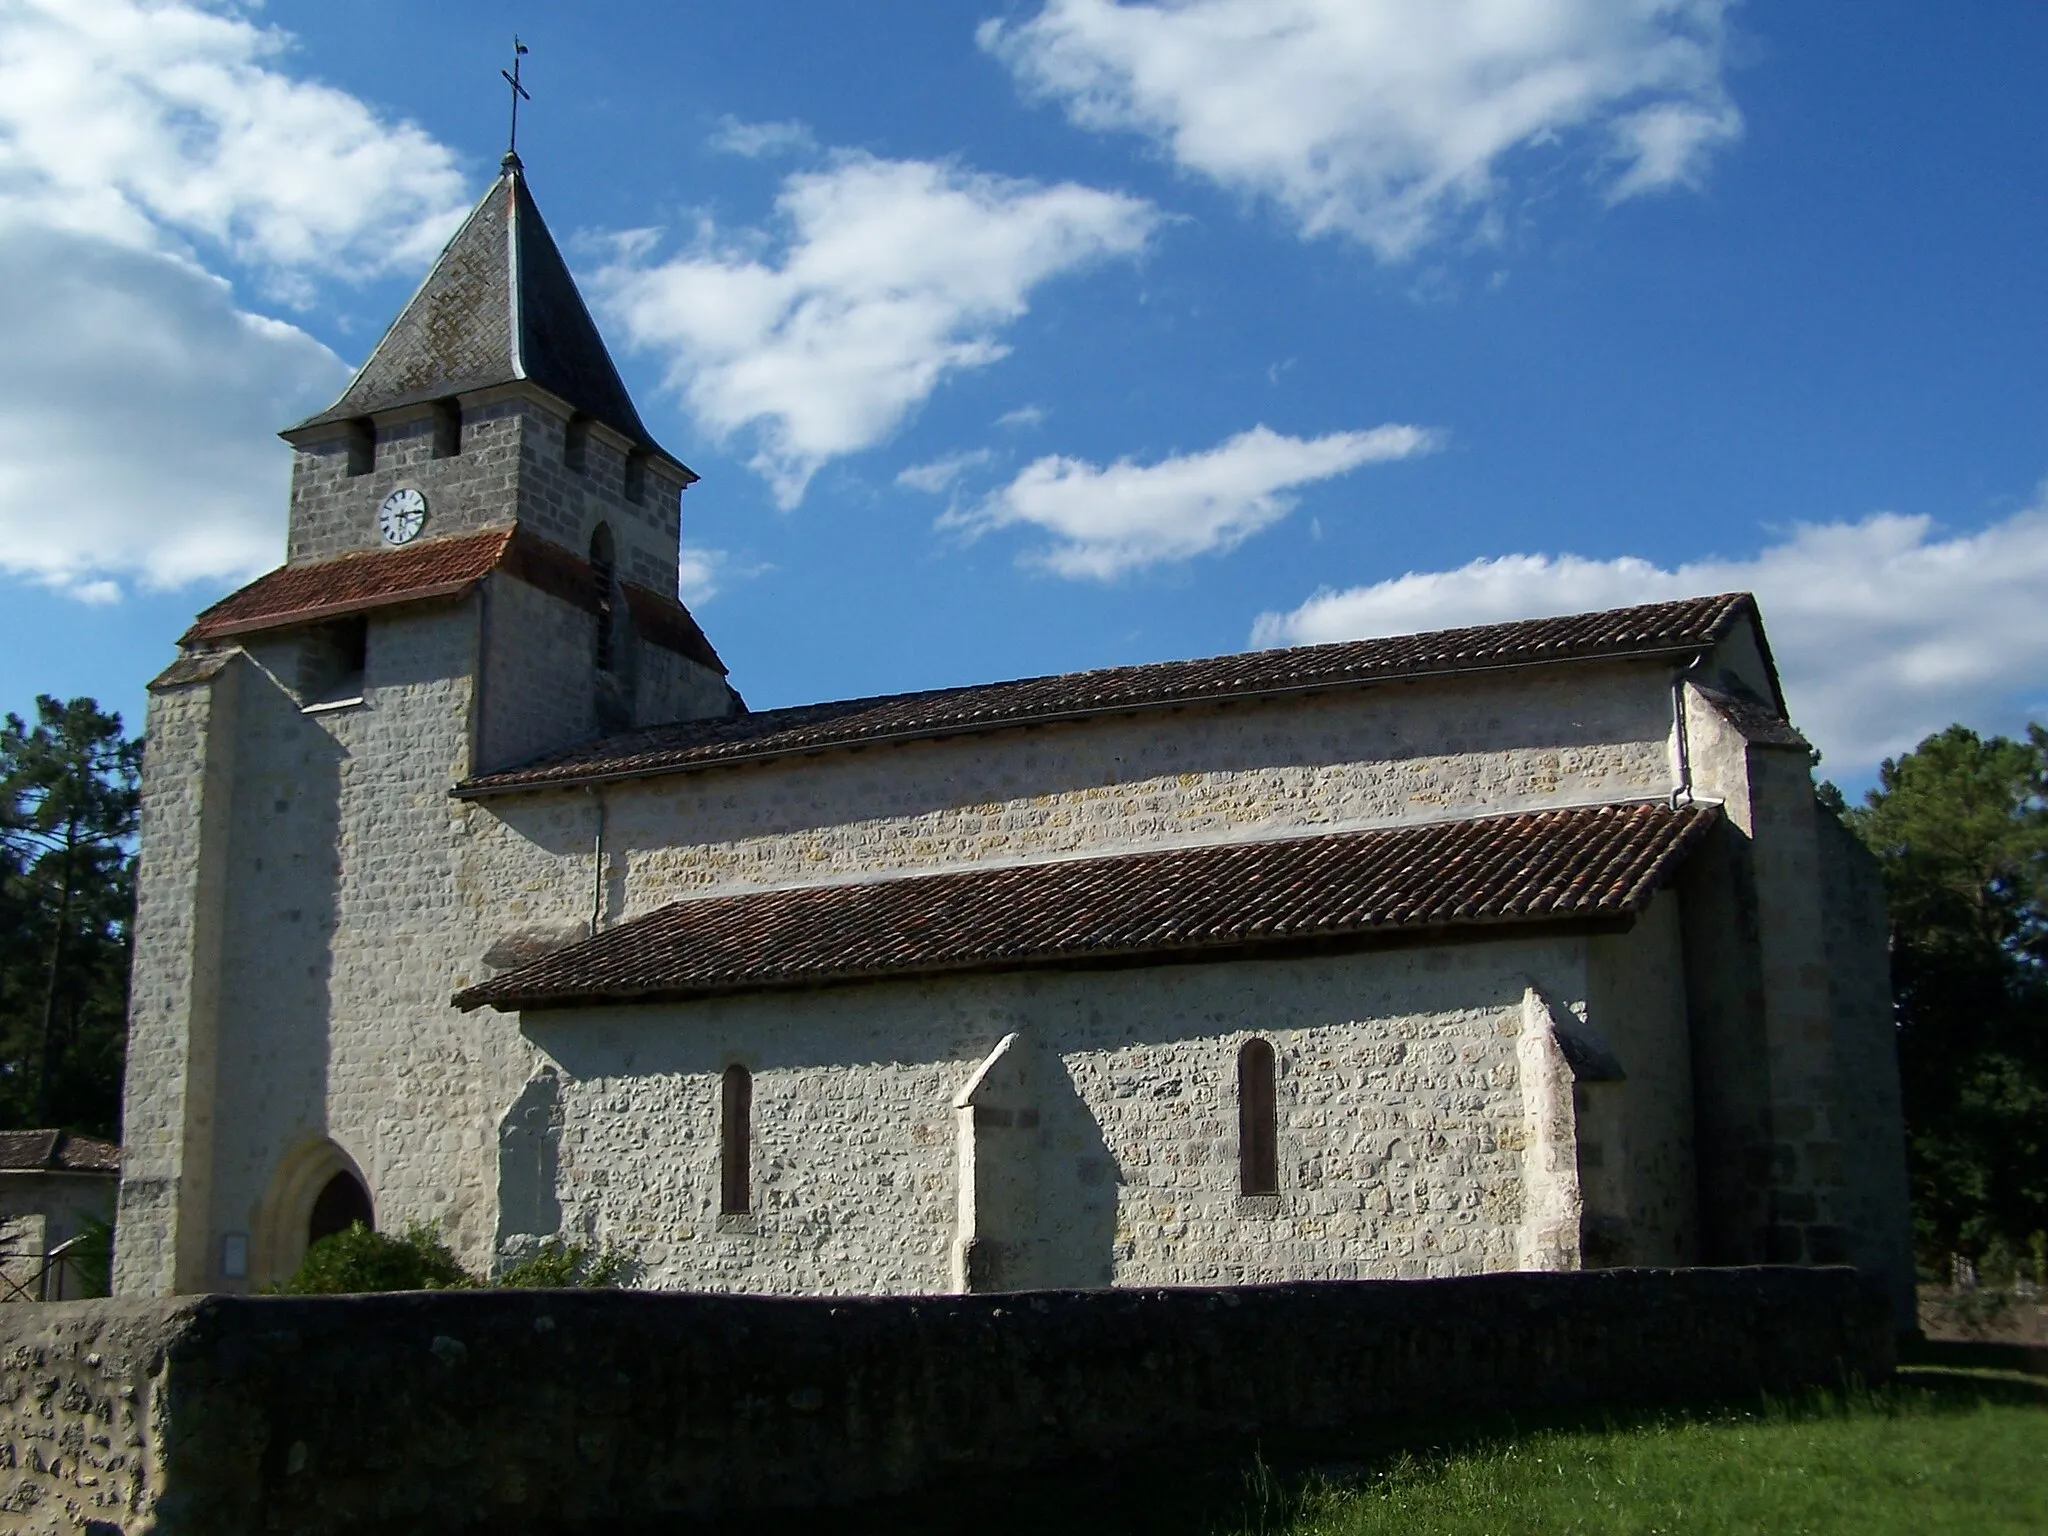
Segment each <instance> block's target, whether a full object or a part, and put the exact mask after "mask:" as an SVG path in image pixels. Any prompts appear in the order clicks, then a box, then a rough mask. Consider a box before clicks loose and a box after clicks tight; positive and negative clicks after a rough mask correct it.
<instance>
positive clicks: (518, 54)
mask: <svg viewBox="0 0 2048 1536" xmlns="http://www.w3.org/2000/svg"><path fill="white" fill-rule="evenodd" d="M525 55H526V44H524V43H522V42H521V41H519V34H518V33H516V32H515V33H513V34H512V67H511V68H510V69H501V70H499V71H498V73H499V74H501V75H503V76H504V77H505V83H506V84H507V85H509V86H511V87H512V131H511V133H509V134H508V135H506V138H505V161H506V163H507V164H509V165H517V164H518V163H519V103H520V102H522V101H531V100H533V98H532V97H531V96H529V95H527V94H526V87H525V86H523V85H521V84H520V83H519V61H520V59H522V58H523V57H525Z"/></svg>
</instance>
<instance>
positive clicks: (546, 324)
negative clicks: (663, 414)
mask: <svg viewBox="0 0 2048 1536" xmlns="http://www.w3.org/2000/svg"><path fill="white" fill-rule="evenodd" d="M516 379H526V380H529V381H531V382H532V383H535V384H538V385H539V386H541V388H543V389H545V390H547V391H549V392H550V393H551V394H554V395H556V396H558V397H560V398H561V399H563V400H565V401H567V402H568V403H569V404H570V405H573V406H575V407H576V408H577V409H578V410H580V411H583V412H585V413H586V414H588V415H590V416H592V417H595V418H596V419H597V420H599V421H602V422H603V423H605V425H607V426H609V427H612V428H615V429H616V430H618V431H620V432H623V433H624V434H625V435H626V436H628V437H630V438H633V439H634V440H635V441H637V442H640V443H642V444H645V445H646V446H647V447H650V448H655V447H656V444H655V442H654V439H653V438H652V437H650V436H649V435H648V432H647V428H646V427H645V426H644V425H643V424H642V423H641V420H640V413H639V412H638V411H637V410H635V409H634V406H633V400H632V397H631V396H630V395H628V394H627V392H626V386H625V384H624V383H623V382H622V381H621V380H620V378H619V372H618V369H617V368H616V367H614V366H613V364H612V359H611V354H610V353H609V352H608V351H606V349H605V344H604V338H603V337H602V336H600V335H599V334H598V330H597V326H596V324H595V322H593V321H592V320H591V318H590V311H589V310H588V308H586V307H585V305H584V303H583V296H582V294H580V293H579V292H578V291H577V289H576V282H575V279H573V278H572V277H570V275H569V268H568V266H567V264H566V263H564V262H563V260H562V253H561V251H560V250H559V249H558V248H557V247H556V245H555V241H554V237H553V236H552V235H550V234H549V233H548V227H547V225H546V223H545V222H543V221H542V219H541V216H540V209H539V208H537V207H536V206H535V205H534V201H533V194H532V193H531V192H530V191H529V190H528V189H527V185H526V177H525V175H524V173H523V171H522V170H521V169H520V167H519V166H518V164H517V162H516V161H514V162H512V163H510V164H508V165H507V166H506V167H505V170H504V173H503V174H502V175H500V176H499V178H498V180H497V181H496V182H494V183H493V184H492V186H491V189H490V190H489V191H488V192H486V193H485V194H484V195H483V198H482V200H481V201H480V202H478V204H477V205H476V207H475V208H474V209H473V210H472V211H471V212H470V215H469V217H468V219H466V220H465V221H464V222H463V225H462V227H461V228H460V229H458V230H457V231H456V232H455V236H454V238H453V239H451V240H450V241H449V242H448V245H447V248H446V249H444V250H443V251H442V252H441V255H440V257H439V259H438V260H436V261H435V263H434V266H433V269H432V270H431V271H430V272H429V273H428V274H427V278H426V281H425V282H423V283H422V284H421V285H420V289H419V292H417V293H416V294H414V295H413V297H412V301H411V302H410V303H408V304H407V305H406V306H405V308H404V309H403V310H402V311H401V312H400V313H399V316H398V318H397V320H395V321H393V322H392V325H391V329H390V330H388V331H387V332H385V333H384V338H383V340H381V341H379V342H378V343H377V346H376V349H375V350H374V351H372V352H371V353H370V356H369V360H368V361H367V362H365V363H364V364H363V366H362V368H361V370H360V371H359V372H358V373H357V374H356V376H355V377H354V378H353V379H352V380H350V381H349V385H348V388H347V389H346V390H344V391H343V392H342V396H341V398H340V399H339V400H337V401H335V402H334V404H333V405H332V406H330V407H328V409H326V410H324V411H322V412H321V413H320V414H319V415H317V416H313V417H310V418H308V419H307V420H306V421H304V422H301V423H300V425H301V426H306V427H311V426H318V425H320V424H322V423H324V422H332V421H345V420H348V419H350V418H352V417H358V416H368V415H370V414H371V413H372V412H375V411H382V410H389V409H392V408H394V407H397V406H402V405H413V404H417V403H419V402H421V401H425V400H438V399H444V398H446V397H448V396H450V395H455V394H460V393H462V392H464V391H466V390H476V389H486V388H489V387H490V386H491V385H494V384H505V383H510V382H512V381H513V380H516ZM657 451H659V450H658V449H657ZM663 456H664V457H667V455H666V454H664V455H663Z"/></svg>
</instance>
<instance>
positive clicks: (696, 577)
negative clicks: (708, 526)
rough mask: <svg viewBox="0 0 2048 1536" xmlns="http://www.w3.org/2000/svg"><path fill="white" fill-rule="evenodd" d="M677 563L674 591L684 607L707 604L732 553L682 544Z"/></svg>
mask: <svg viewBox="0 0 2048 1536" xmlns="http://www.w3.org/2000/svg"><path fill="white" fill-rule="evenodd" d="M680 554H681V559H680V561H679V563H678V566H677V575H676V591H677V595H678V596H679V597H681V598H682V600H683V602H684V604H685V606H688V607H695V606H696V605H697V604H699V603H708V602H710V601H711V599H712V598H714V597H716V596H717V595H718V590H719V588H720V587H722V586H723V585H724V584H725V581H726V577H727V573H728V572H729V570H730V568H731V566H732V556H731V555H729V554H728V553H727V552H726V551H724V550H722V549H706V548H705V547H704V546H703V545H701V544H685V545H684V546H683V547H682V550H681V551H680Z"/></svg>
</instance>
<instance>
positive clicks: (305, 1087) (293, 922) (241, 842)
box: [209, 646, 347, 1281]
mask: <svg viewBox="0 0 2048 1536" xmlns="http://www.w3.org/2000/svg"><path fill="white" fill-rule="evenodd" d="M256 654H257V655H258V657H259V659H261V660H263V661H264V662H266V663H268V664H269V669H268V670H266V669H264V668H259V667H257V666H254V665H250V664H249V663H246V662H245V663H242V665H243V667H244V669H245V671H244V676H243V678H242V680H241V687H240V690H239V706H238V711H237V719H236V721H235V743H234V765H235V766H234V779H233V786H232V790H231V795H232V800H231V808H230V815H231V820H232V828H233V830H232V834H231V837H230V841H229V848H228V861H229V871H228V879H227V881H226V882H225V889H226V891H227V893H228V898H227V899H228V911H227V913H226V914H225V919H226V920H225V922H224V924H223V942H222V946H221V967H222V976H221V988H220V1031H219V1047H218V1049H219V1056H218V1066H217V1070H216V1073H215V1079H216V1081H215V1087H214V1124H215V1126H216V1127H217V1131H216V1135H217V1137H218V1141H217V1144H216V1145H217V1150H216V1154H215V1164H214V1170H213V1178H214V1199H213V1208H214V1213H215V1215H214V1222H213V1225H214V1226H215V1228H216V1229H217V1230H238V1231H248V1230H251V1228H252V1224H253V1222H254V1217H255V1215H256V1213H257V1209H258V1206H259V1203H260V1202H261V1201H262V1199H263V1196H264V1193H265V1191H266V1190H267V1189H268V1188H269V1187H270V1184H271V1181H272V1178H273V1175H274V1174H275V1172H276V1168H277V1164H278V1160H279V1159H280V1158H281V1157H283V1156H284V1154H285V1153H286V1152H287V1151H288V1150H289V1149H290V1148H292V1147H294V1146H296V1145H298V1144H299V1143H301V1142H303V1141H304V1140H305V1139H306V1138H308V1137H309V1136H318V1135H321V1134H323V1133H324V1132H325V1131H326V1129H327V1099H328V1088H329V1083H328V1064H329V1059H330V1054H331V1052H330V1039H329V1037H330V1031H331V1022H332V1014H333V995H332V994H333V987H334V942H335V937H336V933H337V929H338V927H339V925H340V864H341V860H342V858H343V857H344V852H343V849H344V846H345V845H344V841H343V836H342V814H341V794H342V789H341V783H342V765H343V762H344V760H345V758H346V756H347V751H346V749H345V748H344V747H343V745H342V744H341V743H340V742H339V741H337V740H336V739H335V737H334V736H333V735H331V734H329V732H328V731H327V730H325V729H323V728H322V727H321V726H320V725H319V724H318V723H317V721H316V718H314V717H308V716H305V715H303V714H301V713H300V709H299V702H298V700H297V699H295V698H294V697H293V696H292V695H291V694H290V693H289V692H288V691H286V689H285V687H284V686H283V685H282V684H281V683H280V682H279V680H278V678H277V676H275V675H274V673H275V672H276V671H277V670H278V669H279V668H281V667H283V666H285V665H286V664H287V662H288V660H289V648H287V647H283V646H273V647H265V648H262V649H259V650H257V651H256ZM219 1257H220V1256H219V1255H218V1254H214V1255H211V1256H210V1260H209V1262H210V1263H212V1264H218V1262H219ZM273 1257H277V1256H272V1255H266V1254H258V1255H254V1258H255V1260H256V1263H257V1265H258V1266H259V1267H262V1266H264V1265H265V1263H266V1261H267V1260H269V1259H271V1258H273ZM279 1262H282V1263H287V1264H288V1263H294V1262H296V1255H295V1254H287V1255H283V1256H281V1257H280V1258H279ZM251 1278H252V1279H254V1280H258V1281H260V1280H262V1279H264V1278H266V1277H265V1276H264V1275H262V1274H254V1275H252V1276H251Z"/></svg>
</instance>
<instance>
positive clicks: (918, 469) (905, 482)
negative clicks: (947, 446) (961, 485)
mask: <svg viewBox="0 0 2048 1536" xmlns="http://www.w3.org/2000/svg"><path fill="white" fill-rule="evenodd" d="M994 457H995V454H994V453H992V452H990V451H989V450H988V449H986V448H976V449H974V450H972V451H971V452H963V453H949V454H947V455H946V456H945V457H944V458H942V459H933V460H932V461H931V462H930V463H929V464H913V465H911V466H910V467H909V468H908V469H905V470H901V471H899V472H898V474H897V476H896V483H897V484H898V485H900V486H902V487H903V488H904V489H905V490H908V491H923V492H924V493H925V495H927V496H940V495H943V494H944V493H945V492H946V491H947V490H948V489H950V488H951V486H952V484H953V482H954V481H956V480H958V479H959V478H960V477H961V476H962V475H964V474H966V473H967V471H968V470H970V469H979V468H981V466H982V465H984V464H986V463H988V462H989V460H991V459H993V458H994Z"/></svg>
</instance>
